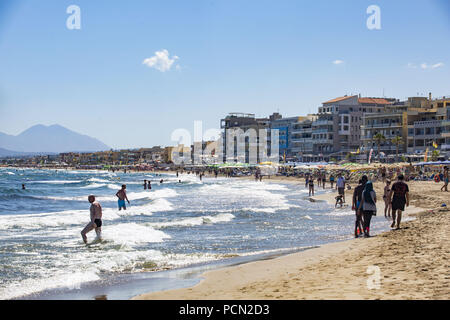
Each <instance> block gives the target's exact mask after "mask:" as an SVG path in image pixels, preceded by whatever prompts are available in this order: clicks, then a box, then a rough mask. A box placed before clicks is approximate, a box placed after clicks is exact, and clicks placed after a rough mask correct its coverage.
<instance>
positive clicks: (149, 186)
mask: <svg viewBox="0 0 450 320" xmlns="http://www.w3.org/2000/svg"><path fill="white" fill-rule="evenodd" d="M147 189H148V190H152V183H151V181H150V180H148V187H147Z"/></svg>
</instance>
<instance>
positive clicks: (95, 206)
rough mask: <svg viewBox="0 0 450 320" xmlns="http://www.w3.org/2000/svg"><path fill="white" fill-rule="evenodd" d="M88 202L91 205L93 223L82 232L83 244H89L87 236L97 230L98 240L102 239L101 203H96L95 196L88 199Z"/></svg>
mask: <svg viewBox="0 0 450 320" xmlns="http://www.w3.org/2000/svg"><path fill="white" fill-rule="evenodd" d="M88 201H89V203H90V204H91V208H90V214H91V222H89V223H88V224H87V225H86V227H84V229H83V230H82V231H81V237H82V238H83V242H84V243H87V236H86V234H87V233H88V232H90V231H92V230H93V229H95V233H96V234H97V239H99V240H100V239H101V236H102V206H101V205H100V203H98V202H97V201H95V196H93V195H90V196H89V197H88Z"/></svg>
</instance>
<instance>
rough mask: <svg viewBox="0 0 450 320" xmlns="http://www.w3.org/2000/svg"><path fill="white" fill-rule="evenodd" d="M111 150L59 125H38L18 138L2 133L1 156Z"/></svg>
mask: <svg viewBox="0 0 450 320" xmlns="http://www.w3.org/2000/svg"><path fill="white" fill-rule="evenodd" d="M109 149H111V148H110V147H109V146H107V145H106V144H104V143H103V142H101V141H100V140H98V139H95V138H92V137H89V136H87V135H83V134H79V133H77V132H74V131H72V130H69V129H67V128H64V127H63V126H60V125H58V124H55V125H51V126H45V125H42V124H38V125H35V126H32V127H31V128H29V129H27V130H25V131H23V132H22V133H20V134H19V135H17V136H14V135H8V134H5V133H2V132H0V156H12V155H27V154H28V155H29V154H30V153H31V154H35V153H49V154H50V153H61V152H92V151H103V150H109Z"/></svg>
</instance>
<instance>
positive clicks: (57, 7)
mask: <svg viewBox="0 0 450 320" xmlns="http://www.w3.org/2000/svg"><path fill="white" fill-rule="evenodd" d="M72 4H74V5H78V6H79V7H80V9H81V29H80V30H69V29H67V27H66V20H67V18H68V17H69V14H67V13H66V9H67V7H68V6H69V5H72ZM370 5H378V6H379V7H380V9H381V30H369V29H368V28H367V27H366V20H367V18H368V17H369V15H368V14H367V13H366V9H367V7H368V6H370ZM448 39H450V5H449V2H448V1H445V0H416V1H404V0H396V1H392V0H389V1H378V0H371V1H365V0H342V1H331V0H330V1H323V0H318V1H300V0H295V1H294V0H292V1H287V0H280V1H266V0H258V1H254V0H246V1H243V0H240V1H235V0H226V1H225V0H223V1H212V0H211V1H201V0H190V1H186V0H184V1H183V0H179V1H167V0H165V1H153V0H147V1H144V0H142V1H138V0H133V1H106V0H104V1H101V0H96V1H88V0H71V1H65V0H48V1H38V0H30V1H19V0H16V1H9V0H6V1H5V0H2V1H1V2H0V131H1V132H5V133H8V134H18V133H20V132H21V131H23V130H25V129H27V128H28V127H30V126H32V125H34V124H37V123H42V124H46V125H50V124H55V123H58V124H61V125H63V126H65V127H68V128H70V129H72V130H75V131H77V132H80V133H83V134H87V135H90V136H93V137H96V138H98V139H100V140H102V141H103V142H105V143H106V144H108V145H110V146H112V147H114V148H122V147H148V146H153V145H172V144H173V142H171V141H170V135H171V133H172V131H173V130H175V129H177V128H186V129H188V130H190V131H191V132H193V123H194V120H202V121H203V127H204V129H205V130H206V129H208V128H217V127H219V121H220V119H221V118H223V117H224V116H225V115H226V114H227V113H229V112H249V113H255V114H256V115H257V116H267V115H269V114H271V113H272V112H274V111H275V112H276V111H279V112H280V113H282V114H283V116H297V115H304V114H307V113H312V112H316V111H317V107H318V106H320V104H321V102H323V101H326V100H328V99H331V98H334V97H337V96H342V95H345V94H352V93H353V94H356V93H361V94H362V95H363V96H382V94H383V90H384V93H385V96H388V97H396V98H400V99H405V98H406V97H408V96H414V95H417V94H420V95H422V94H423V95H427V94H428V92H430V91H431V92H432V93H433V95H434V96H443V95H450V85H449V84H450V69H449V68H450V59H449V57H450V42H449V41H448ZM164 50H166V51H164ZM155 52H163V53H164V52H168V59H173V63H172V65H171V66H170V69H166V70H164V69H161V68H159V69H160V70H158V69H157V68H155V67H154V65H152V62H154V61H155V59H153V60H152V59H151V58H152V57H154V56H155ZM174 56H176V57H178V58H174ZM163 58H164V54H163ZM145 59H150V60H147V61H149V65H146V64H143V62H144V60H145ZM337 60H340V61H342V63H340V64H335V63H333V62H336V61H337ZM156 61H159V62H163V63H164V62H167V60H164V59H162V61H160V60H156ZM169 62H170V61H169ZM159 66H161V65H159ZM162 66H164V64H162ZM165 66H166V68H167V64H166V65H165ZM161 70H162V71H161Z"/></svg>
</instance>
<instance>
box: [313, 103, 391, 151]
mask: <svg viewBox="0 0 450 320" xmlns="http://www.w3.org/2000/svg"><path fill="white" fill-rule="evenodd" d="M394 101H395V99H385V98H369V97H364V98H362V97H361V96H360V95H353V96H343V97H338V98H335V99H332V100H329V101H326V102H323V103H322V107H319V109H318V114H317V120H315V121H314V122H313V123H312V144H313V154H314V155H316V156H317V158H318V159H319V158H321V159H324V160H329V159H330V158H336V159H338V160H339V159H343V158H344V157H345V156H346V155H347V154H348V153H349V152H354V151H356V150H358V149H359V148H360V147H361V125H362V123H363V119H362V118H363V115H364V114H365V113H374V114H382V112H383V111H384V109H385V107H387V106H389V105H391V104H392V103H393V102H394Z"/></svg>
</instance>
